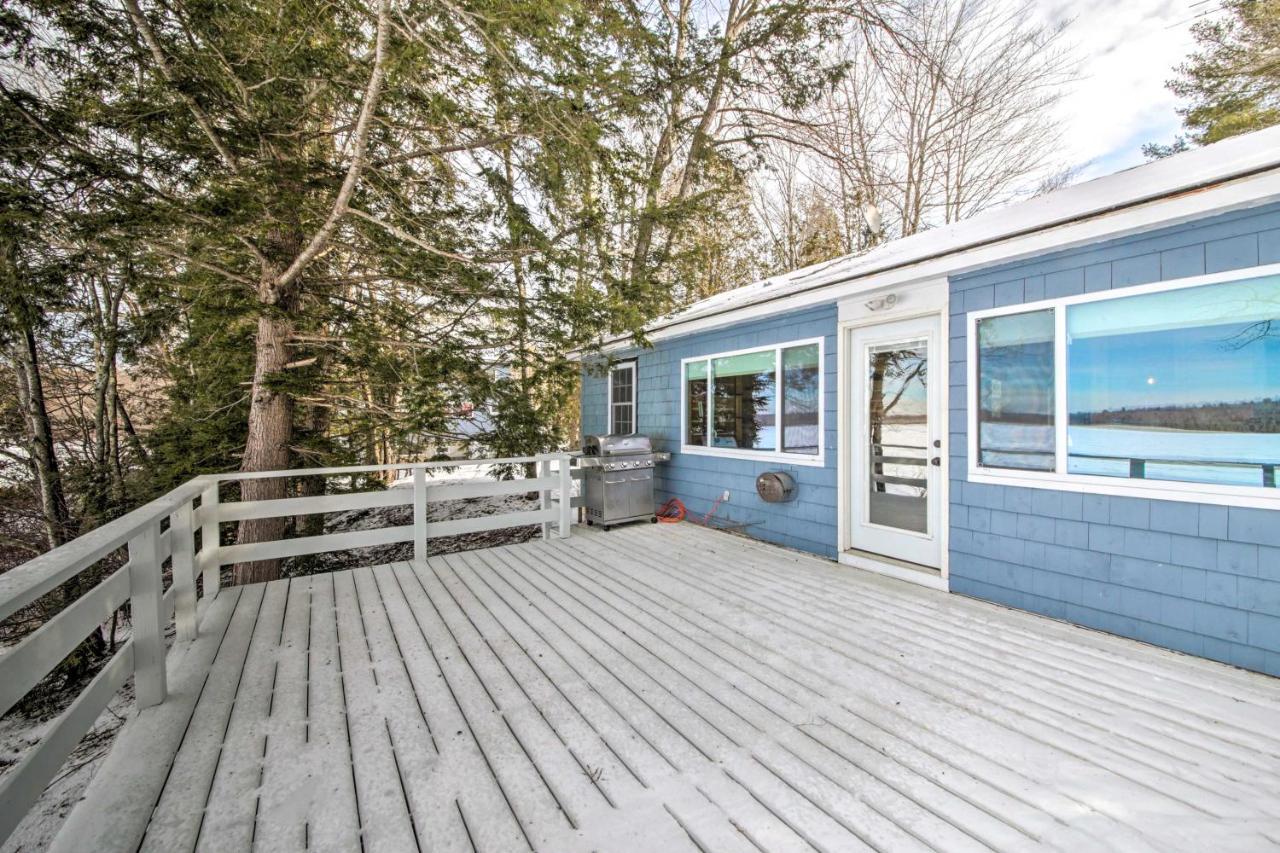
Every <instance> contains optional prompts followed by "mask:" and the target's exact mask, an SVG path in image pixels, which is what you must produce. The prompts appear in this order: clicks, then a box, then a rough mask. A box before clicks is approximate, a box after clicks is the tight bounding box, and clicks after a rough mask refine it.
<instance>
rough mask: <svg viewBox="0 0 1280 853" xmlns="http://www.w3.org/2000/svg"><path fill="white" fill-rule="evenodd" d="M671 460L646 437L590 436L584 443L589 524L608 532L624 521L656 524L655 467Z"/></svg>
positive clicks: (586, 502)
mask: <svg viewBox="0 0 1280 853" xmlns="http://www.w3.org/2000/svg"><path fill="white" fill-rule="evenodd" d="M670 458H671V454H670V453H660V452H655V451H654V450H653V445H652V444H650V442H649V437H648V436H647V435H589V436H587V437H586V439H585V440H584V441H583V443H582V458H581V459H580V460H579V462H580V464H581V466H582V469H583V470H582V484H583V485H582V491H583V497H584V500H583V504H582V505H583V507H584V509H585V510H586V515H587V524H593V525H599V526H600V527H602V528H604V529H605V530H608V529H609V528H610V527H612V526H613V525H615V524H622V523H623V522H625V521H641V520H646V519H647V520H649V521H657V520H658V517H657V516H656V515H654V504H653V466H654V465H655V464H656V463H658V462H665V461H667V460H668V459H670Z"/></svg>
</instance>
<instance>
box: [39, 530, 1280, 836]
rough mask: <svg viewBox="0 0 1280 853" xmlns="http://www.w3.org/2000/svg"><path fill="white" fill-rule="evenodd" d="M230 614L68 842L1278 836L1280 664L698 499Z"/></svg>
mask: <svg viewBox="0 0 1280 853" xmlns="http://www.w3.org/2000/svg"><path fill="white" fill-rule="evenodd" d="M201 627H202V632H201V637H200V639H198V640H197V641H196V642H195V643H194V644H193V645H192V646H191V648H190V649H189V650H187V651H186V652H185V653H184V654H183V655H182V657H181V659H178V660H175V661H173V662H172V664H171V670H172V672H173V676H172V677H171V687H172V690H173V695H172V696H171V698H170V700H169V701H167V702H165V703H164V704H162V705H160V706H157V707H155V708H152V709H148V710H147V711H143V712H142V713H141V714H140V715H139V717H138V718H136V719H134V720H132V721H131V722H130V723H129V724H128V725H127V726H126V729H125V731H124V733H123V734H122V736H121V740H120V742H119V743H118V744H117V745H116V746H115V747H114V748H113V750H112V753H111V755H110V756H109V757H108V759H107V763H106V765H105V766H104V768H103V769H102V771H100V772H99V773H98V774H97V776H96V778H95V780H94V782H93V784H92V786H91V787H90V790H89V792H88V794H87V798H86V800H85V802H83V803H82V804H81V805H80V806H79V807H78V808H77V809H76V810H75V812H73V814H72V815H71V818H70V820H69V822H68V825H67V827H66V828H65V829H64V831H63V833H62V834H61V835H60V836H59V838H58V843H59V845H60V846H61V847H63V848H64V849H74V850H84V849H95V850H105V849H117V848H120V849H123V848H128V849H136V848H137V846H138V840H139V839H141V841H142V843H141V849H142V850H159V851H169V850H190V849H193V848H199V849H210V850H250V849H258V850H302V849H311V850H335V851H336V850H356V849H360V847H361V845H362V844H363V847H364V849H366V850H371V851H372V850H390V851H406V850H408V851H412V850H415V849H416V850H428V849H429V850H482V851H509V850H518V849H525V848H534V849H537V850H545V851H568V850H588V849H595V850H638V849H645V850H653V849H657V850H664V851H666V850H698V849H701V850H754V849H757V848H759V849H764V850H802V849H803V850H807V849H812V848H817V849H821V850H840V851H843V850H859V849H876V850H915V849H938V850H948V851H951V850H969V849H984V848H994V849H1002V850H1017V849H1028V848H1033V847H1049V848H1059V849H1063V850H1078V849H1100V848H1114V849H1124V850H1143V849H1151V850H1161V851H1166V850H1172V849H1185V850H1196V849H1210V848H1211V849H1214V850H1219V851H1220V850H1230V849H1240V850H1244V849H1255V850H1256V849H1259V848H1263V847H1268V846H1274V845H1277V844H1280V726H1278V725H1277V723H1278V722H1280V680H1277V679H1270V678H1267V677H1265V676H1259V675H1254V674H1251V673H1246V672H1243V671H1241V670H1236V669H1232V668H1230V667H1226V666H1222V665H1219V664H1214V663H1210V662H1207V661H1202V660H1198V659H1195V658H1191V657H1185V656H1181V655H1178V654H1174V653H1171V652H1165V651H1162V650H1160V649H1156V648H1153V647H1150V646H1145V645H1142V644H1140V643H1135V642H1131V641H1128V640H1123V639H1119V638H1115V637H1110V636H1107V635H1104V634H1099V633H1096V632H1092V631H1088V630H1085V629H1080V628H1075V627H1072V626H1069V625H1066V624H1063V623H1058V622H1054V621H1052V620H1048V619H1043V618H1040V617H1036V616H1031V615H1029V614H1025V613H1020V612H1017V611H1011V610H1007V609H1003V608H1000V607H996V606H993V605H988V604H984V603H981V602H976V601H972V600H968V599H964V598H961V597H959V596H948V595H945V594H942V593H937V592H933V591H930V590H927V589H923V588H918V587H914V586H910V585H907V584H904V583H901V582H897V581H892V580H888V579H882V578H878V577H875V576H872V575H867V574H863V573H859V572H856V571H854V570H851V569H846V568H841V567H838V566H836V565H834V564H832V563H829V562H826V561H823V560H819V559H816V558H811V557H807V556H804V555H800V554H796V553H793V552H789V551H784V550H781V549H777V548H773V547H770V546H766V545H762V544H759V543H756V542H752V541H749V540H746V539H743V538H739V537H735V536H730V535H728V534H723V533H717V532H712V531H707V530H703V529H699V528H696V527H693V526H691V525H688V524H685V525H671V526H668V525H661V526H658V527H651V526H649V525H642V526H633V527H629V528H622V529H617V530H614V531H612V532H609V533H600V532H598V531H594V530H586V529H584V528H575V531H574V535H573V536H572V538H569V539H565V540H553V541H550V542H541V541H539V542H531V543H527V544H522V545H511V546H505V547H501V548H493V549H488V550H481V551H472V552H465V553H457V554H450V555H446V556H440V557H433V558H431V559H430V560H429V561H428V562H427V564H426V565H419V566H413V565H410V564H408V563H397V564H393V565H384V566H377V567H375V568H371V569H358V570H354V571H343V572H336V573H333V574H327V575H316V576H312V577H306V578H300V579H295V580H292V581H277V582H274V583H270V584H265V585H255V586H246V587H239V588H232V589H228V590H224V591H223V592H222V593H221V594H220V595H219V597H218V599H217V600H216V601H215V603H214V604H213V606H212V607H211V608H210V609H209V611H208V612H207V613H206V615H205V617H204V622H203V624H202V626H201ZM175 752H176V757H175V756H174V753H175Z"/></svg>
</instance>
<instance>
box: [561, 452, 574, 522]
mask: <svg viewBox="0 0 1280 853" xmlns="http://www.w3.org/2000/svg"><path fill="white" fill-rule="evenodd" d="M571 459H572V457H570V456H569V454H568V453H561V454H560V530H559V533H560V538H561V539H568V538H569V526H570V525H571V524H572V523H573V518H572V516H571V514H570V513H571V512H572V507H573V466H572V462H571Z"/></svg>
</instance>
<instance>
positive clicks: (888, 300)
mask: <svg viewBox="0 0 1280 853" xmlns="http://www.w3.org/2000/svg"><path fill="white" fill-rule="evenodd" d="M897 304H898V294H896V293H886V294H885V295H884V296H877V297H876V298H875V299H871V300H868V301H867V308H868V309H869V310H871V311H884V310H885V309H886V308H892V307H893V306H895V305H897Z"/></svg>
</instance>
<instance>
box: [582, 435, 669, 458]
mask: <svg viewBox="0 0 1280 853" xmlns="http://www.w3.org/2000/svg"><path fill="white" fill-rule="evenodd" d="M652 451H653V445H652V444H651V443H650V441H649V436H647V435H588V436H586V437H585V438H584V439H583V440H582V452H583V453H584V454H585V455H587V456H632V455H637V454H641V453H651V452H652Z"/></svg>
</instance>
